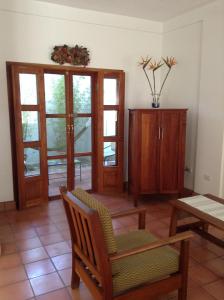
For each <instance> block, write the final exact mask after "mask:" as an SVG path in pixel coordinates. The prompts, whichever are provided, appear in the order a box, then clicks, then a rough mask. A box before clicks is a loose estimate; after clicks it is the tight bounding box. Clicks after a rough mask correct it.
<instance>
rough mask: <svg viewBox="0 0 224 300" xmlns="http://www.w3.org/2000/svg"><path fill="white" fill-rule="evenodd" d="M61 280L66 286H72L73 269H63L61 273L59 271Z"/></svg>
mask: <svg viewBox="0 0 224 300" xmlns="http://www.w3.org/2000/svg"><path fill="white" fill-rule="evenodd" d="M58 273H59V275H60V277H61V279H62V280H63V282H64V284H65V285H66V286H69V285H70V284H71V278H72V268H68V269H63V270H61V271H58Z"/></svg>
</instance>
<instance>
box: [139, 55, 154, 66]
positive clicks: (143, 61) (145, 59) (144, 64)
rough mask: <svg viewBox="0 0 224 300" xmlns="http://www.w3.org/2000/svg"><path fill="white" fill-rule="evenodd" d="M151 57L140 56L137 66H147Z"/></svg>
mask: <svg viewBox="0 0 224 300" xmlns="http://www.w3.org/2000/svg"><path fill="white" fill-rule="evenodd" d="M151 59H152V58H151V57H150V58H149V57H148V56H147V57H146V58H143V57H141V61H140V62H139V63H138V65H139V66H142V68H143V69H145V68H146V67H147V65H148V64H149V62H150V61H151Z"/></svg>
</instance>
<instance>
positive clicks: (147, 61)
mask: <svg viewBox="0 0 224 300" xmlns="http://www.w3.org/2000/svg"><path fill="white" fill-rule="evenodd" d="M176 64H177V61H176V59H175V58H174V57H167V58H163V57H162V60H160V61H155V60H154V61H153V60H152V57H150V58H149V57H146V58H143V57H142V58H141V61H140V62H139V66H141V67H142V69H143V71H144V73H145V76H146V78H147V81H148V83H149V87H150V91H151V94H152V97H153V102H152V107H154V108H158V107H159V97H160V95H161V92H162V90H163V87H164V84H165V82H166V80H167V77H168V76H169V74H170V71H171V69H172V67H173V66H175V65H176ZM163 65H166V67H167V68H168V70H167V73H166V75H165V77H164V79H163V82H162V84H161V87H160V89H159V91H158V92H157V89H156V75H155V72H156V70H158V69H159V68H161V67H162V66H163ZM147 67H148V68H147ZM147 69H148V70H149V71H152V81H153V84H152V83H151V81H150V78H149V76H148V73H147V71H146V70H147Z"/></svg>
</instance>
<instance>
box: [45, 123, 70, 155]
mask: <svg viewBox="0 0 224 300" xmlns="http://www.w3.org/2000/svg"><path fill="white" fill-rule="evenodd" d="M46 122H47V124H46V125H47V155H48V156H56V155H66V151H67V144H66V119H65V118H47V121H46Z"/></svg>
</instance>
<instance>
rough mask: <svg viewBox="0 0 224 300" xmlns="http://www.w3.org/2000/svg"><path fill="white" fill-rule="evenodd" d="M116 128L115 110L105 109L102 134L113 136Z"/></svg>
mask: <svg viewBox="0 0 224 300" xmlns="http://www.w3.org/2000/svg"><path fill="white" fill-rule="evenodd" d="M116 129H117V111H116V110H105V111H104V113H103V132H104V136H115V135H116Z"/></svg>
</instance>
